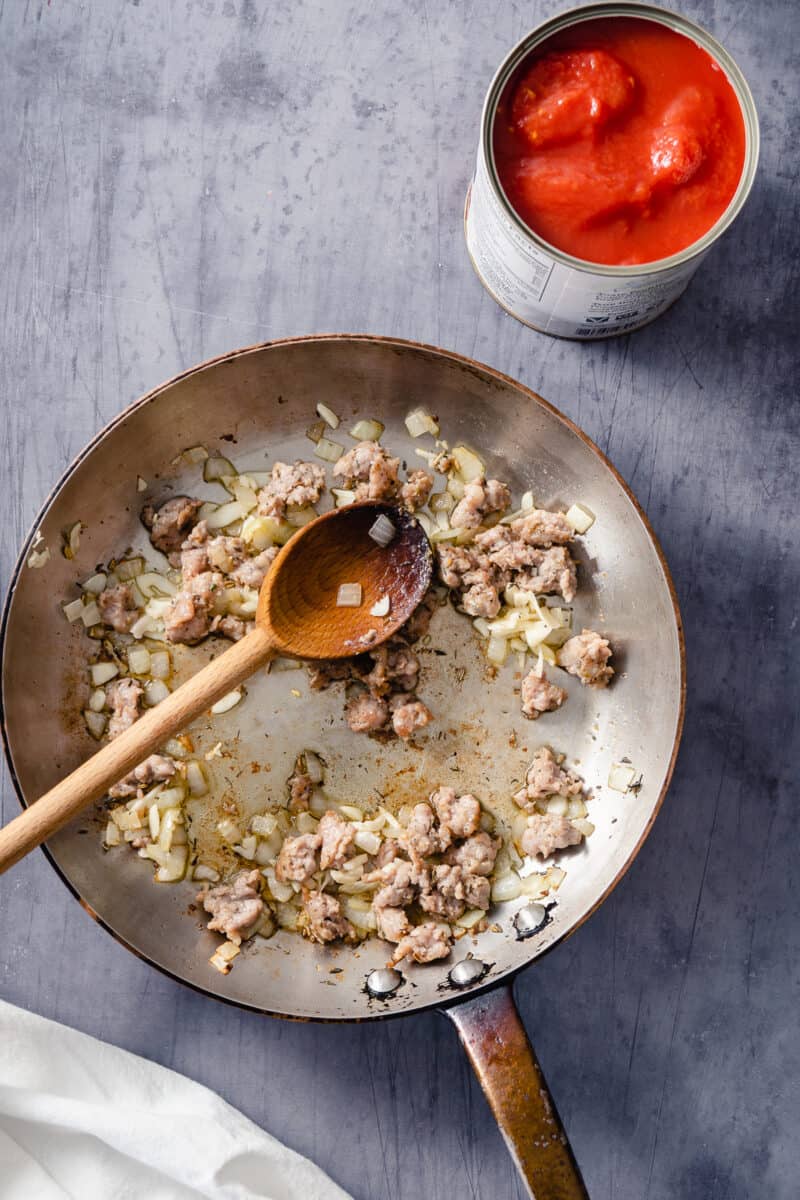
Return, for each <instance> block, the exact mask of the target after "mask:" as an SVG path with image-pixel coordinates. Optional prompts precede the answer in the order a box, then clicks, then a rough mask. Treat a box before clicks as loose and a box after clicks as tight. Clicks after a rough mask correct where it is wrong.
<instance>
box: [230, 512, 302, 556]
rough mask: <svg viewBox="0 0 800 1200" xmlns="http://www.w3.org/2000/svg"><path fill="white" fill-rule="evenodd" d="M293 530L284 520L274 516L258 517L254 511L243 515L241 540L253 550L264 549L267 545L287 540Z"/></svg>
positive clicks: (282, 542) (280, 543) (279, 543)
mask: <svg viewBox="0 0 800 1200" xmlns="http://www.w3.org/2000/svg"><path fill="white" fill-rule="evenodd" d="M293 532H294V530H293V529H292V527H291V526H290V525H288V524H287V523H286V522H285V521H277V520H276V519H275V517H260V516H256V514H255V513H252V514H250V515H249V516H247V517H245V519H244V521H243V523H242V540H243V541H245V542H247V544H248V546H252V547H253V549H254V550H266V549H267V548H268V547H269V546H274V545H276V544H277V545H281V546H282V545H283V544H284V542H288V540H289V538H290V537H291V536H292V533H293Z"/></svg>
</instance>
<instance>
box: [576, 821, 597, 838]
mask: <svg viewBox="0 0 800 1200" xmlns="http://www.w3.org/2000/svg"><path fill="white" fill-rule="evenodd" d="M572 824H573V825H574V826H575V828H576V829H578V830H580V832H581V833H582V834H583V836H584V837H587V838H588V837H591V836H592V834H593V833H594V825H593V824H592V822H591V821H585V820H584V818H583V817H576V818H575V819H574V820H573V822H572Z"/></svg>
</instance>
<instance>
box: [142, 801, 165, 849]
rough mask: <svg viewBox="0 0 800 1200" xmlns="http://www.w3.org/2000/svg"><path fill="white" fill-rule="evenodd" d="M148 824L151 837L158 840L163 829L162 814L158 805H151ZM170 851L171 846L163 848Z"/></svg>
mask: <svg viewBox="0 0 800 1200" xmlns="http://www.w3.org/2000/svg"><path fill="white" fill-rule="evenodd" d="M147 823H148V826H149V829H150V837H151V838H154V839H155V838H157V837H158V831H159V830H160V828H161V813H160V812H159V811H158V805H157V804H151V805H150V808H149V809H148V812H147ZM163 848H164V849H166V850H168V849H169V846H166V847H163Z"/></svg>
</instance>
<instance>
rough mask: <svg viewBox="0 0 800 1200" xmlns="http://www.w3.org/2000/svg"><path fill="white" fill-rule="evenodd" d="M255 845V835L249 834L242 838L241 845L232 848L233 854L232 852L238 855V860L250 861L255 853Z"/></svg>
mask: <svg viewBox="0 0 800 1200" xmlns="http://www.w3.org/2000/svg"><path fill="white" fill-rule="evenodd" d="M257 844H258V843H257V842H256V838H255V835H253V834H250V836H249V837H246V838H242V841H241V844H240V845H239V846H234V847H233V852H234V854H238V855H239V856H240V858H249V859H252V857H253V855H254V854H255V852H256V847H257Z"/></svg>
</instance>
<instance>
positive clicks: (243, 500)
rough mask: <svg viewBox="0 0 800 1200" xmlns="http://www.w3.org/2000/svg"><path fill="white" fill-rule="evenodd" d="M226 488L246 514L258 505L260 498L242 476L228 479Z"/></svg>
mask: <svg viewBox="0 0 800 1200" xmlns="http://www.w3.org/2000/svg"><path fill="white" fill-rule="evenodd" d="M225 486H226V488H227V489H228V491H229V492H230V493H231V494H232V495H233V496H234V498H235V499H236V500H237V501H238V503H239V504H241V506H242V508H243V509H244V511H245V512H246V513H249V512H252V511H253V509H254V508H255V506H256V504H257V503H258V497H257V496H256V493H255V491H254V490H253V488H251V487H249V486H248V485H247V484H246V483H245V482H244V480H243V479H242V478H241V477H240V476H234V478H233V479H226V480H225Z"/></svg>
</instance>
